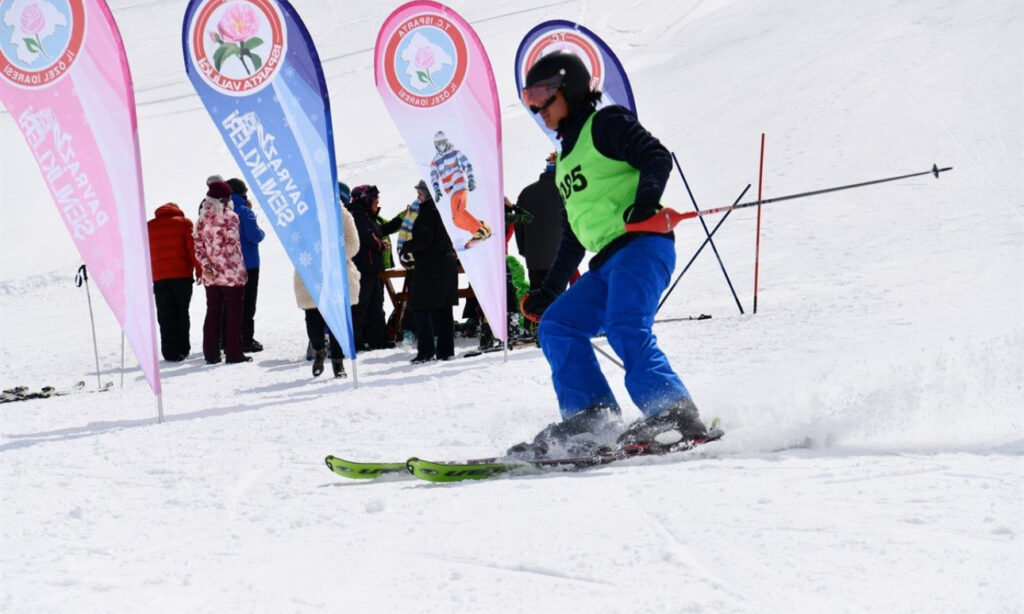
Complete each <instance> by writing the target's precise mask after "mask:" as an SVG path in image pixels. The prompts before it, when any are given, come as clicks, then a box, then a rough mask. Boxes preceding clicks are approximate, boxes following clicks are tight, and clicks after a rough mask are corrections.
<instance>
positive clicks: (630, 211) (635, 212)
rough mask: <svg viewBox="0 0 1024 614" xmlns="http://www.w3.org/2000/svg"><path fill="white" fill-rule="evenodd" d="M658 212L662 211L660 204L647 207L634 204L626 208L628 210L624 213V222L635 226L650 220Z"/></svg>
mask: <svg viewBox="0 0 1024 614" xmlns="http://www.w3.org/2000/svg"><path fill="white" fill-rule="evenodd" d="M658 211H661V205H659V204H653V205H647V204H641V203H633V204H632V205H630V206H628V207H626V210H625V211H623V212H622V221H623V222H625V223H627V224H635V223H637V222H642V221H644V220H646V219H648V218H650V217H651V216H652V215H654V214H655V213H657V212H658Z"/></svg>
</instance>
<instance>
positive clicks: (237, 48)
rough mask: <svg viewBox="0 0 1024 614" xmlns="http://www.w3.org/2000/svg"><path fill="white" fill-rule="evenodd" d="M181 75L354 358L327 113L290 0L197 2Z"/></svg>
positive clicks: (189, 15) (312, 54)
mask: <svg viewBox="0 0 1024 614" xmlns="http://www.w3.org/2000/svg"><path fill="white" fill-rule="evenodd" d="M182 47H183V50H184V54H185V72H186V73H187V74H188V77H189V79H190V80H191V81H192V85H193V86H194V87H195V89H196V92H197V93H198V94H199V98H200V99H201V100H202V101H203V104H204V105H205V106H206V110H207V112H209V114H210V118H211V119H213V123H214V125H215V126H216V127H217V130H219V131H220V134H221V136H222V137H223V138H224V142H225V144H227V147H228V150H229V151H230V152H231V155H232V156H233V157H234V159H235V162H237V163H238V168H239V170H240V171H241V173H242V176H243V177H244V178H245V181H246V183H248V184H249V195H250V197H251V198H252V199H253V200H256V201H257V202H259V204H260V205H261V206H262V207H263V211H264V212H265V213H266V215H267V217H268V218H269V219H270V221H271V224H272V225H273V227H274V231H275V233H276V234H277V237H278V238H279V239H280V240H281V243H282V244H283V245H284V249H285V252H286V253H287V254H288V257H289V258H290V259H291V261H292V264H293V265H294V266H295V269H296V270H297V271H298V273H299V276H300V277H301V278H302V281H303V283H304V284H305V286H306V289H307V290H309V293H310V296H311V297H312V298H313V301H314V302H315V303H316V304H317V306H318V308H319V310H320V313H321V314H323V317H324V320H325V321H326V322H327V325H328V326H329V327H330V329H331V331H332V332H333V333H334V335H335V337H337V339H338V342H339V343H340V344H341V346H342V348H344V349H345V351H346V352H348V356H355V347H354V343H353V339H352V321H351V309H350V307H349V297H348V267H347V266H346V259H345V247H344V241H345V239H344V231H343V227H342V221H341V204H340V200H339V195H338V172H337V167H336V164H335V153H334V135H333V129H332V126H331V108H330V102H329V100H328V95H327V86H326V83H325V81H324V74H323V69H322V68H321V66H320V57H319V56H318V55H317V52H316V47H315V46H314V45H313V41H312V39H311V38H310V36H309V31H308V30H307V29H306V26H305V24H303V22H302V20H301V19H300V18H299V15H298V13H297V12H296V11H295V9H294V8H292V5H291V4H289V3H288V2H287V1H286V0H234V1H225V0H191V1H190V2H189V4H188V7H187V8H186V9H185V19H184V24H183V28H182Z"/></svg>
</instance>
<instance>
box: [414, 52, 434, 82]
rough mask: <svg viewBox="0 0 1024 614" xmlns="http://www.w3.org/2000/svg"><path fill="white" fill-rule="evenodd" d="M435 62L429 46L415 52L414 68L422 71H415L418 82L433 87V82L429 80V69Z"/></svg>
mask: <svg viewBox="0 0 1024 614" xmlns="http://www.w3.org/2000/svg"><path fill="white" fill-rule="evenodd" d="M435 61H436V58H434V52H433V51H431V49H430V47H429V46H424V47H420V48H419V49H418V50H417V51H416V59H415V63H416V68H422V69H423V70H417V71H416V76H417V77H419V78H420V81H422V82H424V83H429V84H431V85H434V80H433V79H431V78H430V69H431V67H433V66H434V62H435Z"/></svg>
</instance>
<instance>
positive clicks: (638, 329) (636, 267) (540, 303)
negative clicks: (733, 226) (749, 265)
mask: <svg viewBox="0 0 1024 614" xmlns="http://www.w3.org/2000/svg"><path fill="white" fill-rule="evenodd" d="M522 96H523V101H524V102H525V103H526V104H527V105H528V106H529V107H530V110H531V111H533V112H534V113H539V114H540V115H541V117H542V119H543V120H544V123H545V125H547V127H548V128H550V129H553V130H557V131H558V137H559V138H560V139H561V141H562V151H561V154H560V155H559V156H558V160H557V161H556V168H555V179H556V183H557V185H558V187H559V190H560V191H561V194H562V199H563V200H564V202H565V214H564V215H563V217H562V226H563V238H562V241H561V243H560V245H559V248H558V252H557V255H556V257H555V260H554V262H553V263H552V264H551V267H550V269H549V271H548V273H547V276H546V277H545V279H544V281H543V283H542V284H541V288H540V289H538V290H533V291H531V292H530V293H528V294H527V295H526V297H524V299H523V302H522V309H523V312H524V315H527V316H528V317H530V318H531V319H535V320H539V321H540V325H539V328H538V337H539V339H540V343H541V348H542V350H543V351H544V356H545V357H546V358H547V360H548V363H549V364H550V365H551V370H552V381H553V383H554V386H555V392H556V394H557V396H558V404H559V409H560V411H561V414H562V419H563V420H562V422H561V423H559V424H555V425H552V426H549V427H548V428H546V429H544V430H543V431H541V432H540V433H539V434H538V435H537V437H536V438H535V439H534V441H533V442H532V443H530V444H520V445H519V446H516V447H514V448H513V449H511V450H510V451H509V452H510V453H511V454H515V455H518V456H521V457H529V456H532V457H543V456H545V455H550V454H552V452H551V450H552V449H555V448H562V449H563V450H564V449H568V451H569V452H571V453H583V452H586V451H587V449H590V450H596V449H600V448H601V447H603V446H606V445H609V444H611V443H615V442H614V441H613V440H614V439H615V438H614V437H613V436H612V434H613V433H614V434H619V432H620V431H621V426H620V424H621V423H620V421H619V420H620V419H619V415H620V410H619V405H618V402H617V401H616V400H615V397H614V395H613V394H612V390H611V388H610V387H609V386H608V382H607V380H606V379H605V377H604V375H603V374H602V373H601V369H600V367H599V366H598V364H597V358H596V357H595V355H594V350H593V348H592V346H591V345H590V339H591V338H593V337H595V336H597V335H598V334H600V333H601V331H604V332H605V334H606V335H607V338H608V341H609V343H610V344H611V346H612V348H613V349H614V350H615V352H616V354H618V355H619V357H620V358H622V361H623V363H624V365H625V370H626V389H627V390H628V391H629V395H630V397H631V399H632V400H633V402H634V403H635V404H636V406H637V407H638V408H639V409H640V411H641V413H642V414H643V416H644V417H643V418H641V419H640V420H639V421H638V422H637V423H635V424H633V425H632V426H630V427H629V428H628V429H626V431H625V432H624V433H621V434H619V437H618V438H617V439H618V443H619V444H620V445H624V444H628V443H638V442H651V441H658V442H661V441H662V440H664V441H666V442H668V441H670V440H675V441H681V440H683V439H702V438H705V437H706V429H705V427H704V424H703V423H702V422H701V419H700V416H699V414H698V412H697V408H696V406H695V405H694V404H693V401H692V399H691V397H690V392H689V391H688V390H687V389H686V387H685V386H684V385H683V382H682V380H680V378H679V376H678V375H676V373H675V372H674V371H673V370H672V367H671V366H670V365H669V363H668V359H667V358H666V357H665V355H664V354H663V353H662V351H661V350H660V349H659V348H658V346H657V342H656V339H655V337H654V334H653V333H652V331H651V327H652V326H653V324H654V313H655V311H656V310H657V305H658V299H659V297H660V296H661V294H662V292H663V291H664V290H665V288H666V287H667V285H668V282H669V278H670V274H671V272H672V269H673V268H674V267H675V247H674V235H673V234H672V233H671V232H669V233H665V234H657V233H627V232H626V230H625V227H624V223H632V222H637V221H641V220H644V219H647V218H649V217H650V216H652V215H654V214H655V213H656V212H657V211H658V210H659V209H660V208H661V205H660V203H659V200H660V198H661V194H662V192H663V191H664V189H665V182H666V180H667V179H668V176H669V174H670V172H671V169H672V159H671V157H670V155H669V152H668V151H667V150H666V149H665V147H664V146H663V145H662V144H661V143H660V142H659V141H658V140H657V139H656V138H655V137H654V136H652V135H651V134H650V133H649V132H647V130H645V129H644V128H643V126H641V125H640V123H639V122H638V121H637V119H636V117H635V116H634V115H633V114H632V113H631V112H630V111H629V110H628V109H625V108H623V107H621V106H618V105H613V106H608V107H605V108H602V109H601V110H600V111H598V110H596V106H597V103H598V101H600V99H601V94H600V92H596V91H592V90H591V89H590V73H589V71H588V70H587V68H586V66H585V65H584V64H583V62H582V60H580V58H579V57H577V56H576V55H574V54H572V53H570V52H568V51H558V52H554V53H550V54H548V55H546V56H544V57H542V58H541V59H540V60H538V61H537V63H536V64H534V65H533V66H532V67H531V68H530V70H529V72H528V73H527V76H526V86H525V87H524V88H523V91H522ZM587 250H589V251H592V252H596V253H597V255H596V256H594V258H593V259H591V261H590V270H589V271H588V272H587V273H585V274H584V275H583V276H582V277H580V279H579V281H577V282H576V283H575V284H574V285H573V286H572V287H571V288H569V289H568V290H565V287H566V284H567V283H568V281H569V276H570V275H571V273H572V271H574V270H575V268H576V267H577V266H578V265H579V264H580V262H581V261H582V259H583V257H584V255H585V253H586V251H587ZM563 291H564V292H563Z"/></svg>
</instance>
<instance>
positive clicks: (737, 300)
mask: <svg viewBox="0 0 1024 614" xmlns="http://www.w3.org/2000/svg"><path fill="white" fill-rule="evenodd" d="M672 161H673V162H675V163H676V170H677V171H679V176H680V177H682V178H683V185H684V186H686V193H687V194H689V195H690V202H692V203H693V210H694V211H696V212H698V213H700V207H698V206H697V199H696V198H694V197H693V192H692V191H691V190H690V182H688V181H687V180H686V175H684V174H683V167H682V166H680V165H679V158H677V157H676V153H675V152H674V151H673V152H672ZM699 219H700V225H701V226H703V227H704V234H705V235H707V237H708V240H709V241H711V233H710V232H709V231H708V225H707V222H705V221H704V218H699ZM711 250H712V251H714V252H715V258H717V259H718V267H719V268H720V269H722V275H725V283H727V284H729V291H730V292H732V298H733V299H735V300H736V306H737V307H739V310H740V314H741V315H742V314H743V304H742V303H740V297H738V296H736V289H735V288H733V287H732V280H731V279H729V274H728V273H726V271H725V263H724V262H722V256H721V255H720V254H719V253H718V248H717V247H715V242H714V241H711Z"/></svg>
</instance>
